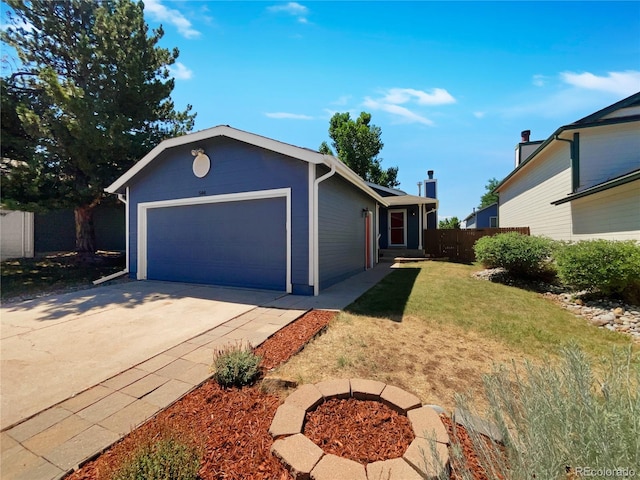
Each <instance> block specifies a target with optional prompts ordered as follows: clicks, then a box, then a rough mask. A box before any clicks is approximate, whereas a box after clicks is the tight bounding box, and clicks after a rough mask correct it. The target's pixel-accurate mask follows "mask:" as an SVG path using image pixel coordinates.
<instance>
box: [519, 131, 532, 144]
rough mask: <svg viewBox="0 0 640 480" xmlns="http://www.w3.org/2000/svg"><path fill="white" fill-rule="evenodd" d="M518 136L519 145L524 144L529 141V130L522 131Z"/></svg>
mask: <svg viewBox="0 0 640 480" xmlns="http://www.w3.org/2000/svg"><path fill="white" fill-rule="evenodd" d="M520 135H521V136H522V142H521V143H526V142H528V141H529V137H530V136H531V130H523V131H522V132H521V133H520Z"/></svg>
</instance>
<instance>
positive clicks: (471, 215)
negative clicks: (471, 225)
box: [462, 202, 498, 222]
mask: <svg viewBox="0 0 640 480" xmlns="http://www.w3.org/2000/svg"><path fill="white" fill-rule="evenodd" d="M497 206H498V202H493V203H492V204H491V205H487V206H486V207H482V208H479V209H478V210H475V211H473V212H471V213H470V214H469V215H467V216H466V217H465V219H464V220H462V221H463V222H466V221H467V220H469V219H470V218H471V217H474V216H476V215H478V214H479V213H480V212H482V211H484V210H487V209H488V208H491V207H497Z"/></svg>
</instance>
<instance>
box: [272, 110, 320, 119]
mask: <svg viewBox="0 0 640 480" xmlns="http://www.w3.org/2000/svg"><path fill="white" fill-rule="evenodd" d="M265 115H266V116H267V117H269V118H278V119H282V118H286V119H291V120H313V117H310V116H309V115H301V114H299V113H288V112H270V113H265Z"/></svg>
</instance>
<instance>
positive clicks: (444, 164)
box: [145, 0, 640, 219]
mask: <svg viewBox="0 0 640 480" xmlns="http://www.w3.org/2000/svg"><path fill="white" fill-rule="evenodd" d="M145 17H146V20H147V22H148V23H149V25H150V26H151V27H157V26H158V25H160V24H162V25H163V28H164V30H165V36H164V38H163V40H162V42H161V44H162V45H163V46H165V47H178V48H179V50H180V57H179V58H178V62H179V63H177V64H176V65H174V67H173V69H172V72H173V74H174V76H175V77H176V88H175V90H174V93H173V98H174V100H175V102H176V107H177V108H180V109H181V108H184V106H185V105H186V104H192V105H193V108H194V111H196V112H197V113H198V116H197V119H196V128H195V129H196V130H202V129H205V128H209V127H212V126H215V125H219V124H228V125H231V126H233V127H236V128H240V129H243V130H247V131H250V132H253V133H257V134H260V135H264V136H268V137H271V138H274V139H277V140H281V141H284V142H287V143H291V144H294V145H298V146H302V147H308V148H313V149H317V148H318V147H319V145H320V143H321V142H322V141H323V140H329V138H328V134H327V129H328V123H329V118H330V117H331V115H332V114H333V113H335V112H345V111H348V112H350V113H351V114H352V116H354V117H357V116H358V115H359V113H360V112H361V111H367V112H370V113H371V114H372V115H373V119H372V123H374V124H376V125H378V126H380V127H381V129H382V140H383V142H384V145H385V146H384V149H383V150H382V152H381V155H380V157H381V158H382V159H383V162H382V165H383V166H384V167H388V166H398V167H399V175H398V178H399V180H400V182H401V185H400V188H402V189H403V190H405V191H407V192H409V193H412V194H415V193H417V186H416V183H417V182H418V181H420V180H424V178H425V177H426V171H427V170H430V169H432V170H434V171H435V176H436V178H437V179H438V188H439V193H438V197H439V200H440V210H439V215H440V217H441V218H442V217H447V216H453V215H455V216H458V217H459V218H460V219H462V218H464V217H465V216H466V215H467V214H469V213H470V212H471V210H472V208H473V207H474V206H476V205H477V204H478V202H479V200H480V196H481V195H482V194H483V193H484V185H485V183H486V182H487V180H488V179H489V178H491V177H497V178H498V179H501V178H503V177H504V176H506V175H507V174H508V173H509V172H510V171H511V170H512V168H513V161H514V160H513V157H514V147H515V145H516V144H517V143H518V141H519V140H520V132H521V131H522V130H525V129H530V130H531V131H532V135H531V139H532V140H542V139H546V138H547V137H548V136H549V135H551V134H552V133H553V131H554V130H556V128H558V127H559V126H561V125H565V124H567V123H571V122H573V121H575V120H578V119H579V118H581V117H584V116H586V115H588V114H590V113H592V112H594V111H596V110H599V109H600V108H603V107H605V106H607V105H610V104H611V103H614V102H616V101H618V100H620V99H622V98H625V97H627V96H629V95H631V94H632V93H635V92H637V91H640V2H637V1H636V2H595V1H589V2H580V1H573V2H562V3H559V2H491V3H487V2H454V1H452V2H426V1H424V2H395V1H394V2H391V1H378V2H364V1H359V2H327V1H316V2H307V1H299V2H269V1H253V2H238V1H222V2H209V1H170V0H146V1H145Z"/></svg>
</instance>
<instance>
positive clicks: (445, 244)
mask: <svg viewBox="0 0 640 480" xmlns="http://www.w3.org/2000/svg"><path fill="white" fill-rule="evenodd" d="M507 232H518V233H521V234H523V235H529V234H530V233H529V227H514V228H474V229H467V230H463V229H460V228H446V229H444V228H443V229H436V230H425V231H424V253H425V254H426V255H428V256H430V257H447V258H449V259H450V260H455V261H458V262H474V261H475V260H476V254H475V252H474V251H473V245H474V243H476V240H478V239H479V238H482V237H487V236H493V235H497V234H498V233H507Z"/></svg>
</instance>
